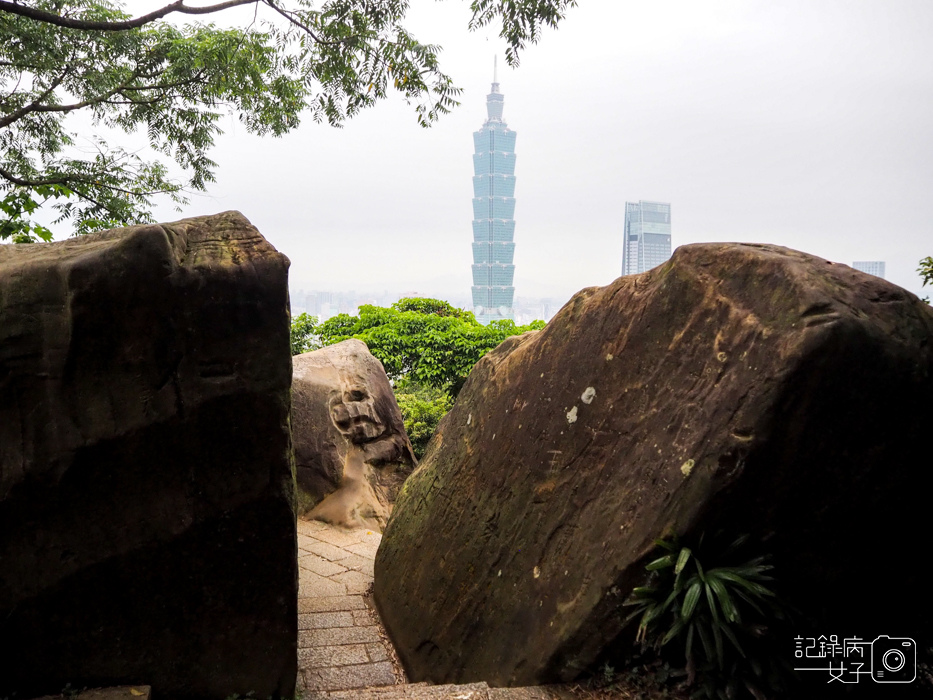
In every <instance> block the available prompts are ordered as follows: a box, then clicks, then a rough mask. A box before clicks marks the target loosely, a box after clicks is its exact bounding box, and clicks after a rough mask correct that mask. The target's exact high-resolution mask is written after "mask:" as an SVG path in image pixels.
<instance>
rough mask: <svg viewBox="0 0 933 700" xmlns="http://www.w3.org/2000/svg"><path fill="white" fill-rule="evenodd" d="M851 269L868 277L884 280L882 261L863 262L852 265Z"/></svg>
mask: <svg viewBox="0 0 933 700" xmlns="http://www.w3.org/2000/svg"><path fill="white" fill-rule="evenodd" d="M852 267H854V268H855V269H856V270H861V271H862V272H867V273H868V274H869V275H874V276H875V277H880V278H881V279H884V278H885V277H884V261H883V260H863V261H862V262H854V263H852Z"/></svg>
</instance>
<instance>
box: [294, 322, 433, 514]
mask: <svg viewBox="0 0 933 700" xmlns="http://www.w3.org/2000/svg"><path fill="white" fill-rule="evenodd" d="M292 362H293V375H292V434H293V439H294V443H295V464H296V472H297V475H298V488H299V490H300V491H302V492H303V498H302V499H301V501H302V502H308V503H309V504H310V505H309V510H310V512H308V513H307V517H309V518H312V519H317V520H323V521H324V522H328V523H332V524H334V525H342V526H344V527H351V528H352V527H368V528H373V529H378V530H379V531H380V532H381V531H382V529H383V527H385V524H386V520H387V518H388V517H389V514H390V513H391V511H392V504H393V503H394V502H395V496H396V494H397V493H398V490H399V488H400V487H401V485H402V482H403V481H404V480H405V478H406V477H407V476H408V475H409V474H410V473H411V471H412V469H413V468H414V464H415V456H414V454H413V453H412V449H411V443H410V442H409V440H408V436H407V435H406V434H405V424H404V422H403V421H402V414H401V411H400V410H399V407H398V403H397V402H396V400H395V394H394V393H393V392H392V386H391V385H390V384H389V378H388V377H387V376H386V373H385V369H384V368H383V367H382V363H381V362H379V360H377V359H376V358H375V357H373V356H372V354H371V353H370V352H369V348H367V347H366V344H365V343H363V342H362V341H359V340H355V339H351V340H345V341H343V342H342V343H337V344H336V345H330V346H328V347H325V348H321V349H320V350H314V351H313V352H306V353H304V354H301V355H296V356H295V357H294V358H293V359H292Z"/></svg>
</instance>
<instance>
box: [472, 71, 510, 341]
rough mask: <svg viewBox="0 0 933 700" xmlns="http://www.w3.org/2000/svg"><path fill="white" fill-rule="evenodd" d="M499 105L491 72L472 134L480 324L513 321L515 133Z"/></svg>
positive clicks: (499, 95) (475, 289)
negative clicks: (477, 126) (479, 120)
mask: <svg viewBox="0 0 933 700" xmlns="http://www.w3.org/2000/svg"><path fill="white" fill-rule="evenodd" d="M502 105H503V96H502V93H500V92H499V83H497V82H496V75H495V73H493V83H492V92H490V93H489V94H488V95H487V96H486V114H487V118H486V121H485V122H483V128H482V129H480V130H479V131H475V132H473V146H474V149H475V153H474V154H473V287H472V291H473V313H474V314H475V315H476V319H477V320H478V321H479V322H480V323H484V324H486V323H489V322H490V321H497V320H501V319H511V320H514V318H515V313H514V309H513V298H514V296H515V287H513V286H512V280H513V278H514V276H515V265H513V264H512V259H513V256H514V254H515V243H514V241H513V238H514V235H515V220H514V219H513V218H512V217H513V216H514V215H515V132H514V131H512V130H511V129H509V128H508V125H507V124H506V123H505V122H504V121H503V120H502Z"/></svg>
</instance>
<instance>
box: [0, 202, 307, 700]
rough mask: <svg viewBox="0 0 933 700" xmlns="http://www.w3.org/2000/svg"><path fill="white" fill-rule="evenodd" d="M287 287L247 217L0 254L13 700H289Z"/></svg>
mask: <svg viewBox="0 0 933 700" xmlns="http://www.w3.org/2000/svg"><path fill="white" fill-rule="evenodd" d="M287 268H288V260H287V259H286V258H285V257H284V256H283V255H280V254H279V253H277V252H276V251H275V249H274V248H273V247H272V246H271V245H270V244H269V243H267V242H266V240H265V239H264V238H263V237H262V236H261V235H260V234H259V232H258V231H257V230H256V229H255V228H253V226H251V225H250V223H249V222H248V221H247V220H246V219H245V218H243V216H242V215H241V214H239V213H237V212H227V213H225V214H219V215H217V216H208V217H202V218H195V219H186V220H184V221H179V222H176V223H172V224H162V225H151V226H134V227H130V228H124V229H115V230H112V231H104V232H102V233H96V234H93V235H89V236H84V237H81V238H74V239H70V240H67V241H64V242H61V243H51V244H37V245H16V246H12V245H4V246H0V640H3V642H4V643H3V645H2V646H3V648H4V651H3V653H2V654H0V697H7V696H9V695H12V694H14V693H15V694H16V697H30V696H35V695H40V694H45V693H58V692H60V691H61V689H62V688H63V687H64V686H65V685H66V684H69V683H70V684H71V686H72V687H76V688H82V687H100V686H115V685H126V684H136V683H146V684H149V685H151V686H152V688H153V693H154V694H156V695H158V696H159V697H172V698H218V699H220V700H222V699H223V698H226V697H228V696H230V695H231V694H233V693H241V694H242V693H246V692H248V691H250V690H253V691H255V692H256V694H257V696H258V697H267V696H269V695H273V694H275V695H277V694H282V695H286V696H291V694H292V693H293V692H294V688H295V675H296V669H297V650H296V646H297V563H296V546H297V545H296V530H295V511H294V505H293V504H294V481H293V476H292V471H291V469H292V467H291V463H290V450H291V445H290V437H289V429H288V411H289V384H290V381H291V365H290V353H289V338H288V335H289V334H288V312H287V309H288V295H287Z"/></svg>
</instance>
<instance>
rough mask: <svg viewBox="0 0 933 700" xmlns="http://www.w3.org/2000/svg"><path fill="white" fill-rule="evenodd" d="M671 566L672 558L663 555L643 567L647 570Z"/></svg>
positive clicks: (672, 564)
mask: <svg viewBox="0 0 933 700" xmlns="http://www.w3.org/2000/svg"><path fill="white" fill-rule="evenodd" d="M671 566H674V560H673V559H672V558H671V556H670V555H665V556H663V557H661V558H660V559H655V560H654V561H653V562H651V563H650V564H648V565H647V566H646V567H645V569H646V570H648V571H657V570H658V569H666V568H668V567H671Z"/></svg>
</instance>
